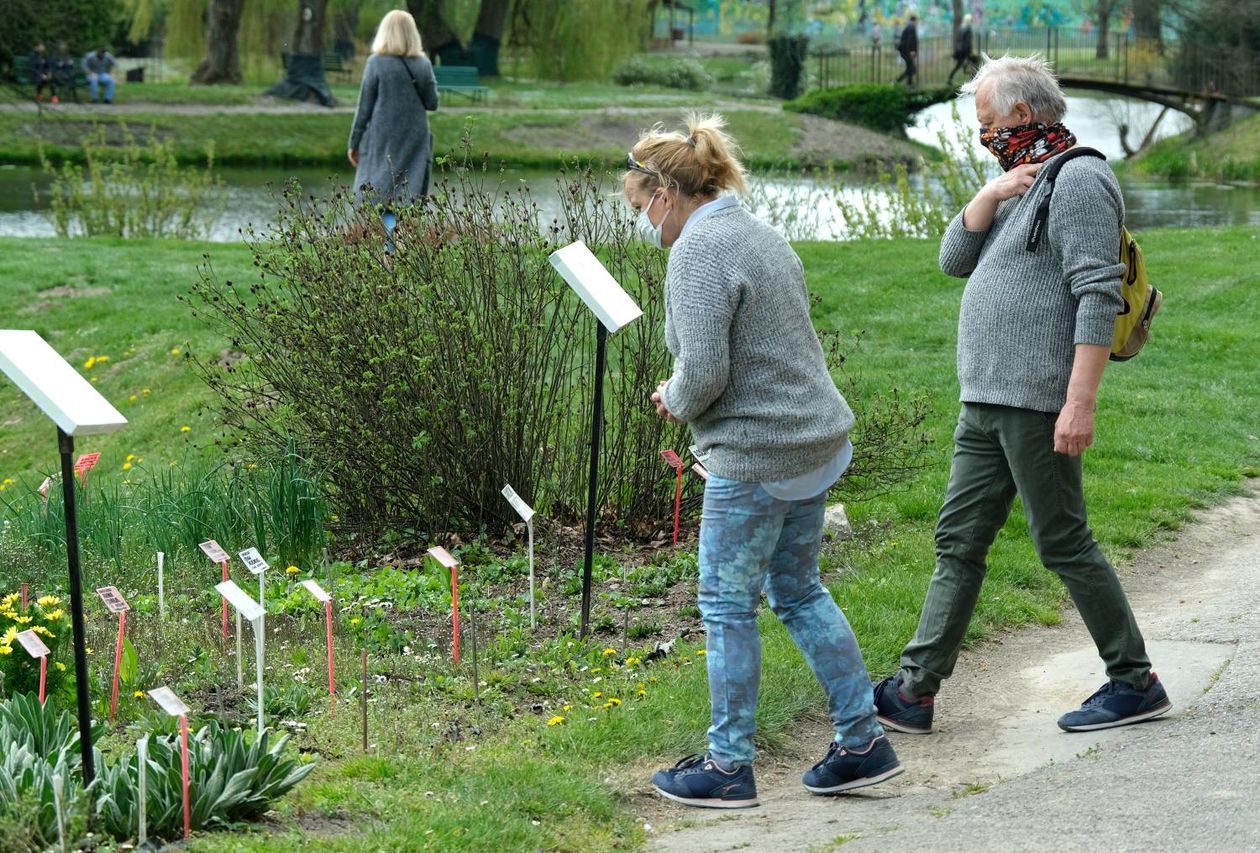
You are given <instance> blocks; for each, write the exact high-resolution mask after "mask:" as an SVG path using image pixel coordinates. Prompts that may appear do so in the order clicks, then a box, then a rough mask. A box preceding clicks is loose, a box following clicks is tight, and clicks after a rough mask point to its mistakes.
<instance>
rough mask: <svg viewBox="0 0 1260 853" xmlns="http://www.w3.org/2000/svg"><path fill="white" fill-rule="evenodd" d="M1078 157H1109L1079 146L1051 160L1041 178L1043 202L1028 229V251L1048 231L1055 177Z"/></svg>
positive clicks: (1101, 158)
mask: <svg viewBox="0 0 1260 853" xmlns="http://www.w3.org/2000/svg"><path fill="white" fill-rule="evenodd" d="M1077 157H1097V158H1099V159H1100V160H1106V159H1107V155H1105V154H1103V153H1102V152H1101V151H1099V150H1098V149H1096V148H1086V147H1084V146H1077V147H1075V148H1069V149H1068V150H1067V151H1064V152H1063V153H1062V154H1060V155H1059V156H1058V157H1055V158H1054V159H1053V160H1051V161H1050V165H1049V166H1047V167H1046V169H1045V171H1044V172H1043V175H1042V179H1041V182H1042V183H1043V184H1044V185H1045V191H1044V192H1043V194H1042V196H1041V202H1040V203H1039V204H1038V205H1037V212H1036V213H1035V214H1033V224H1032V228H1031V229H1029V231H1028V243H1027V245H1026V246H1025V247H1024V248H1026V249H1027V250H1028V251H1030V252H1035V251H1037V247H1038V246H1039V245H1041V236H1042V234H1044V233H1045V231H1046V223H1047V222H1049V221H1050V196H1052V195H1054V181H1055V178H1057V177H1059V170H1060V169H1062V168H1063V164H1064V163H1066V162H1067V161H1069V160H1074V159H1076V158H1077Z"/></svg>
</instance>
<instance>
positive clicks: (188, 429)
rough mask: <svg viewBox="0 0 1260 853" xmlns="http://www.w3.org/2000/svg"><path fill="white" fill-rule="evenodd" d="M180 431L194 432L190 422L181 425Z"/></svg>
mask: <svg viewBox="0 0 1260 853" xmlns="http://www.w3.org/2000/svg"><path fill="white" fill-rule="evenodd" d="M179 431H180V432H192V427H190V426H189V425H188V424H184V425H183V426H182V427H180V428H179Z"/></svg>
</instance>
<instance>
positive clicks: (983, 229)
mask: <svg viewBox="0 0 1260 853" xmlns="http://www.w3.org/2000/svg"><path fill="white" fill-rule="evenodd" d="M962 93H963V94H969V95H974V96H975V107H976V117H977V118H978V119H979V121H980V140H981V142H982V143H983V144H984V146H985V147H986V148H987V149H988V150H989V151H990V152H991V153H992V154H993V155H994V156H995V157H997V159H998V162H999V163H1000V164H1001V166H1002V169H1003V174H1002V175H1001V176H1000V177H998V178H995V179H994V180H993V181H990V182H989V183H988V184H987V185H986V186H985V187H984V188H983V189H981V190H980V192H979V193H977V194H976V196H975V198H973V199H972V200H971V202H970V203H969V204H968V205H967V206H966V207H965V208H964V209H963V210H962V212H961V213H959V214H958V215H957V216H956V217H954V220H953V221H952V222H951V223H950V224H949V227H948V229H947V230H946V232H945V236H944V239H943V240H942V241H941V252H940V264H941V269H942V270H944V271H945V272H946V273H947V274H949V275H953V276H958V277H960V278H966V279H967V285H966V287H965V288H964V290H963V296H962V308H961V312H960V315H959V319H958V378H959V383H960V385H961V390H962V393H961V401H962V413H961V414H960V416H959V418H958V427H957V429H956V430H955V432H954V458H953V464H952V468H951V470H950V476H949V485H948V487H947V489H946V494H945V503H944V505H943V506H942V508H941V511H940V515H939V517H938V520H937V526H936V571H935V573H934V574H933V575H932V580H931V583H930V585H929V586H928V592H927V600H926V601H925V602H924V605H923V611H922V613H921V615H920V617H919V627H918V630H917V631H916V632H915V635H914V639H912V640H911V641H910V643H909V644H908V645H907V646H906V647H905V649H904V651H903V652H902V655H901V668H900V671H899V672H897V673H896V674H895V675H893V676H892V677H890V678H886V679H884V680H883V681H881V682H879V683H878V684H876V685H875V705H876V708H877V710H878V716H879V721H880V722H881V723H882V724H883V725H884V726H885V727H886V728H892V729H895V730H897V731H901V732H908V733H911V734H927V733H929V732H931V730H932V715H933V710H934V696H935V694H936V693H937V691H938V690H939V688H940V686H941V682H942V681H943V680H944V679H946V678H948V677H949V676H950V674H951V673H952V672H953V669H954V664H955V662H956V661H957V659H958V652H959V650H960V649H961V647H962V642H963V637H964V635H965V634H966V631H967V625H968V623H969V622H970V621H971V616H972V612H973V611H974V610H975V606H976V601H977V599H978V597H979V594H980V586H981V584H982V582H983V581H984V576H985V570H986V566H985V557H986V554H987V553H988V550H989V546H990V545H992V544H993V540H994V539H995V538H996V536H997V534H998V531H999V530H1000V529H1001V528H1002V525H1003V524H1004V523H1005V521H1006V517H1007V515H1008V514H1009V513H1010V510H1011V505H1012V503H1013V501H1014V499H1015V495H1017V494H1018V495H1019V496H1020V498H1021V499H1022V500H1023V503H1024V512H1025V515H1026V516H1027V517H1028V527H1029V531H1030V532H1031V534H1032V539H1033V544H1034V545H1035V546H1036V548H1037V553H1038V555H1039V556H1040V558H1041V561H1042V562H1043V563H1044V564H1045V566H1046V567H1047V568H1049V569H1050V570H1052V571H1054V572H1055V573H1057V574H1058V575H1059V577H1060V578H1061V579H1062V580H1063V583H1064V584H1065V585H1066V586H1067V589H1068V592H1069V593H1070V594H1071V596H1072V601H1073V602H1074V603H1075V605H1076V608H1077V610H1078V611H1080V614H1081V618H1082V619H1083V620H1084V622H1085V626H1086V627H1087V628H1088V629H1089V633H1090V636H1091V637H1093V639H1094V643H1095V645H1096V646H1097V647H1098V653H1099V655H1100V656H1101V657H1102V659H1103V662H1104V663H1105V664H1106V670H1107V676H1108V679H1109V680H1108V681H1107V683H1106V684H1104V685H1103V686H1102V687H1101V688H1099V690H1098V691H1097V692H1096V693H1094V695H1092V696H1090V697H1089V698H1088V699H1086V700H1085V703H1084V704H1083V705H1082V706H1081V707H1080V708H1079V709H1078V710H1075V711H1071V712H1069V713H1067V714H1064V715H1063V716H1062V717H1060V718H1059V727H1060V728H1062V729H1064V730H1065V731H1091V730H1095V729H1105V728H1111V727H1113V726H1122V725H1127V724H1129V723H1136V722H1140V721H1142V720H1149V719H1151V718H1153V717H1157V716H1159V715H1160V714H1163V713H1165V712H1166V711H1167V710H1168V709H1169V708H1171V707H1172V704H1171V703H1170V702H1169V700H1168V696H1167V694H1166V693H1165V692H1164V688H1163V686H1162V685H1161V684H1160V682H1159V679H1158V678H1157V677H1156V675H1155V673H1154V672H1152V671H1151V665H1150V661H1149V660H1148V659H1147V656H1146V648H1145V644H1144V642H1143V640H1142V634H1141V632H1140V631H1139V630H1138V626H1137V622H1136V621H1135V619H1134V617H1133V611H1132V610H1131V609H1130V607H1129V602H1128V600H1127V599H1126V597H1125V594H1124V589H1123V588H1122V587H1121V586H1120V581H1119V579H1118V578H1117V577H1116V573H1115V570H1114V569H1113V568H1112V567H1111V564H1110V563H1109V562H1108V561H1107V558H1106V557H1105V556H1103V553H1102V550H1101V549H1100V548H1099V546H1098V543H1097V542H1096V541H1095V539H1094V536H1093V533H1092V532H1091V530H1090V528H1089V524H1088V522H1087V520H1086V517H1085V496H1084V492H1083V490H1082V484H1081V454H1082V453H1084V452H1085V449H1086V448H1088V447H1089V446H1090V444H1091V443H1092V442H1093V440H1094V406H1095V401H1096V399H1097V395H1098V386H1099V383H1100V381H1101V379H1102V374H1103V368H1104V367H1105V366H1106V364H1107V359H1108V356H1109V354H1110V347H1111V341H1112V335H1113V331H1114V327H1115V320H1116V313H1117V311H1118V310H1119V309H1120V307H1121V305H1122V299H1121V296H1120V283H1121V276H1122V275H1123V274H1124V270H1125V268H1124V265H1123V264H1121V263H1120V262H1119V257H1120V229H1121V225H1122V224H1123V221H1124V200H1123V198H1122V197H1121V194H1120V187H1119V185H1118V184H1117V183H1116V178H1115V176H1114V175H1113V174H1112V173H1111V170H1110V169H1109V168H1108V167H1107V165H1106V163H1105V162H1104V161H1102V160H1100V159H1097V158H1094V157H1078V158H1074V159H1072V160H1070V161H1067V162H1065V163H1064V164H1063V168H1062V171H1060V172H1059V174H1058V177H1057V180H1056V181H1055V186H1054V194H1053V196H1052V197H1051V199H1052V200H1051V202H1050V216H1049V221H1048V225H1047V228H1046V232H1045V237H1046V239H1043V240H1042V241H1041V243H1040V245H1039V246H1038V247H1037V250H1036V251H1029V250H1028V248H1027V241H1028V236H1029V230H1030V229H1031V227H1032V223H1033V217H1034V214H1035V212H1036V208H1037V206H1038V204H1039V202H1040V200H1041V199H1042V197H1043V193H1044V190H1045V188H1044V187H1043V186H1042V183H1043V182H1042V181H1040V180H1039V178H1038V172H1039V171H1040V169H1041V167H1042V165H1043V164H1045V163H1047V162H1048V161H1051V160H1052V159H1053V158H1055V157H1056V156H1058V155H1060V154H1062V153H1063V152H1064V151H1067V150H1068V149H1069V148H1071V147H1072V146H1073V145H1075V144H1076V138H1075V137H1074V136H1073V135H1072V132H1071V131H1070V130H1068V129H1067V128H1066V127H1064V125H1063V124H1062V118H1063V114H1064V113H1065V112H1066V110H1067V104H1066V102H1065V101H1064V99H1063V93H1062V91H1061V90H1060V89H1059V85H1058V81H1057V80H1056V79H1055V77H1054V75H1053V74H1052V73H1051V71H1050V69H1049V67H1048V66H1047V64H1046V62H1045V61H1044V60H1042V59H1041V58H1040V57H1035V56H1034V57H1028V58H1018V57H1011V56H1007V57H1003V58H1001V59H994V60H987V61H986V63H985V64H984V65H983V66H982V67H981V68H980V70H979V71H978V72H977V73H976V75H975V77H974V78H973V79H972V80H971V81H970V82H968V83H967V84H965V85H964V86H963V87H962Z"/></svg>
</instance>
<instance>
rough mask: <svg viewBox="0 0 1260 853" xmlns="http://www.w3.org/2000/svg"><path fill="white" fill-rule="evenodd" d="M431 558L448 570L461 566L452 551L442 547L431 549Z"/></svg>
mask: <svg viewBox="0 0 1260 853" xmlns="http://www.w3.org/2000/svg"><path fill="white" fill-rule="evenodd" d="M429 556H430V557H432V558H433V559H435V560H437V561H438V562H439V563H441V564H442V566H443V567H444V568H447V569H453V568H455V567H456V566H458V565H459V560H456V559H455V558H454V557H452V556H451V553H450V551H447V550H446V549H445V548H443V547H442V546H441V545H437V546H434V547H433V548H430V549H429Z"/></svg>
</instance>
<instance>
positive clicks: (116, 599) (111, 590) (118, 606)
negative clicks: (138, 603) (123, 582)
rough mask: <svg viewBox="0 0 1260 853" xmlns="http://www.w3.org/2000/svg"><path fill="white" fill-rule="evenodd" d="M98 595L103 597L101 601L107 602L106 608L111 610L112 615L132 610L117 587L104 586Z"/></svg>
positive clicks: (97, 592)
mask: <svg viewBox="0 0 1260 853" xmlns="http://www.w3.org/2000/svg"><path fill="white" fill-rule="evenodd" d="M96 594H97V595H99V596H100V597H101V601H103V602H105V606H106V607H108V608H109V612H110V613H126V612H127V611H128V610H130V609H131V605H130V604H128V603H127V599H125V598H123V597H122V593H121V592H119V591H118V587H116V586H102V587H99V588H98V589H97V590H96Z"/></svg>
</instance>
